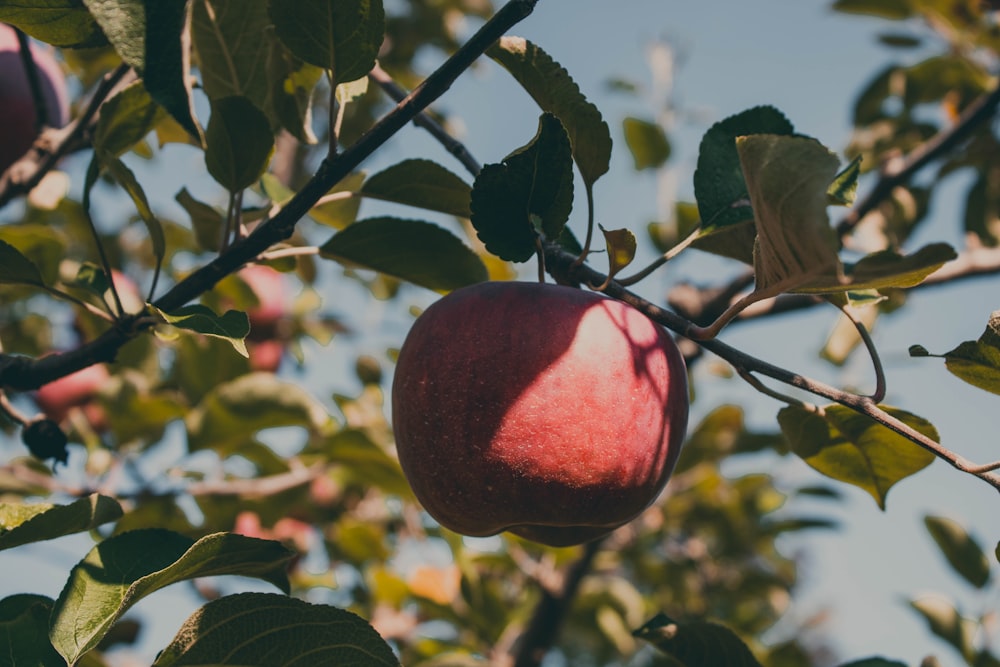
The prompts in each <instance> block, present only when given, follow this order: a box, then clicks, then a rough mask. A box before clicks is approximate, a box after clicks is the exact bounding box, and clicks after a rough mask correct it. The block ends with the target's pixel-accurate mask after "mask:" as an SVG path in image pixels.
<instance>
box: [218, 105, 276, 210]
mask: <svg viewBox="0 0 1000 667" xmlns="http://www.w3.org/2000/svg"><path fill="white" fill-rule="evenodd" d="M205 141H206V147H205V166H206V167H207V168H208V173H209V174H211V175H212V178H214V179H215V180H216V181H217V182H218V183H219V184H220V185H222V187H224V188H226V189H227V190H229V191H230V192H238V191H240V190H242V189H243V188H246V187H248V186H250V185H251V184H253V183H254V182H256V181H257V179H258V178H260V175H261V174H263V173H264V170H265V169H267V165H268V163H269V162H270V161H271V154H272V153H273V152H274V136H273V135H272V133H271V124H270V123H269V122H268V120H267V117H266V116H265V115H264V112H263V111H261V110H260V109H258V108H257V107H255V106H254V105H253V102H251V101H250V100H249V99H247V98H246V97H243V96H238V95H237V96H233V97H223V98H220V99H217V100H213V101H212V115H211V116H210V117H209V119H208V129H207V130H206V131H205Z"/></svg>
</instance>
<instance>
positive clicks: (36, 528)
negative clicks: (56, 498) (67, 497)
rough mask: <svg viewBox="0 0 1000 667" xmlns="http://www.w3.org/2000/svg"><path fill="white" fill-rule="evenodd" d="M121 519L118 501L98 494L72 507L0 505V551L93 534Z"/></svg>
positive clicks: (40, 504)
mask: <svg viewBox="0 0 1000 667" xmlns="http://www.w3.org/2000/svg"><path fill="white" fill-rule="evenodd" d="M121 516H122V508H121V505H119V504H118V501H116V500H114V499H113V498H109V497H107V496H102V495H99V494H96V493H95V494H92V495H90V496H87V497H86V498H80V499H79V500H77V501H75V502H73V503H70V504H69V505H50V504H47V503H36V504H25V503H0V550H3V549H11V548H13V547H17V546H20V545H22V544H28V543H30V542H40V541H42V540H51V539H54V538H57V537H62V536H63V535H71V534H73V533H80V532H83V531H85V530H91V529H93V528H96V527H97V526H100V525H102V524H105V523H108V522H110V521H115V520H117V519H118V518H119V517H121Z"/></svg>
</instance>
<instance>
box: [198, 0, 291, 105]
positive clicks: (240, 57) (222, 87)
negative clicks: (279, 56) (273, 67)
mask: <svg viewBox="0 0 1000 667" xmlns="http://www.w3.org/2000/svg"><path fill="white" fill-rule="evenodd" d="M267 5H268V2H267V0H197V1H196V2H194V3H192V6H191V37H192V40H193V42H194V48H195V49H196V50H197V52H198V72H199V73H200V74H201V84H202V86H204V88H205V93H206V94H207V95H208V97H209V98H210V99H213V100H217V99H222V98H224V97H233V96H239V95H242V96H243V97H246V98H248V99H249V100H250V101H251V102H253V103H254V105H255V106H257V107H258V108H259V109H263V108H264V105H265V103H266V100H267V97H268V95H269V92H270V91H269V86H268V79H267V73H266V67H267V61H268V57H269V50H270V45H269V43H268V40H267V39H266V38H265V35H266V33H267V32H268V30H269V28H270V26H271V19H270V17H269V16H268V14H267Z"/></svg>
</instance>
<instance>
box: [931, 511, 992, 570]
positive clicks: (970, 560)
mask: <svg viewBox="0 0 1000 667" xmlns="http://www.w3.org/2000/svg"><path fill="white" fill-rule="evenodd" d="M924 525H925V526H926V527H927V532H928V533H930V535H931V537H932V538H934V542H936V543H937V545H938V548H939V549H940V550H941V553H942V554H944V557H945V558H946V559H947V560H948V564H949V565H951V567H952V569H953V570H955V572H957V573H958V574H960V575H961V576H962V577H963V578H964V579H965V580H966V581H968V582H969V583H970V584H972V585H973V586H975V587H976V588H982V587H983V586H985V585H986V584H987V582H989V580H990V562H989V560H988V559H987V558H986V553H985V552H984V551H983V549H982V547H980V546H979V543H978V542H976V540H975V539H974V538H973V537H972V536H971V535H969V533H967V532H966V531H965V529H964V528H962V526H961V525H960V524H959V523H958V522H956V521H953V520H951V519H947V518H945V517H940V516H925V517H924Z"/></svg>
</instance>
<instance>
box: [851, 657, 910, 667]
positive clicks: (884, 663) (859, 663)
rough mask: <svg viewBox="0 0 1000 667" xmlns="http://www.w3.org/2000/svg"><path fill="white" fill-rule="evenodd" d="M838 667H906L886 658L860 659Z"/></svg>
mask: <svg viewBox="0 0 1000 667" xmlns="http://www.w3.org/2000/svg"><path fill="white" fill-rule="evenodd" d="M840 667H906V663H905V662H899V661H898V660H887V659H886V658H862V659H861V660H852V661H851V662H845V663H844V664H842V665H840Z"/></svg>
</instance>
